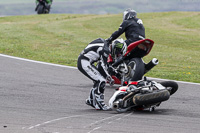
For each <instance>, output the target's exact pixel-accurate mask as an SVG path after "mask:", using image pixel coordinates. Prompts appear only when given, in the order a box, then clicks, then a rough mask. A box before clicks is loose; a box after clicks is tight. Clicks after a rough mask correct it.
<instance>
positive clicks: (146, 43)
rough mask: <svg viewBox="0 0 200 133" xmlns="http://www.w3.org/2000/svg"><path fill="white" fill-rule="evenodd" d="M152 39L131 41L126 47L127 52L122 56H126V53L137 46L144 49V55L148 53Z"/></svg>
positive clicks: (152, 42) (151, 45)
mask: <svg viewBox="0 0 200 133" xmlns="http://www.w3.org/2000/svg"><path fill="white" fill-rule="evenodd" d="M153 44H154V41H153V40H151V39H144V40H139V41H136V42H133V43H131V44H130V45H129V46H128V48H127V52H126V54H125V55H124V57H126V56H127V55H129V53H131V51H132V50H133V49H134V48H136V47H137V46H138V48H139V49H142V50H144V51H146V53H145V55H144V56H146V55H148V54H149V52H150V51H151V49H152V47H153Z"/></svg>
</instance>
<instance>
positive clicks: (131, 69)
mask: <svg viewBox="0 0 200 133" xmlns="http://www.w3.org/2000/svg"><path fill="white" fill-rule="evenodd" d="M135 69H136V63H135V62H134V61H131V62H130V63H129V64H128V73H127V74H126V75H125V77H126V78H127V79H131V78H132V77H133V76H134V75H135Z"/></svg>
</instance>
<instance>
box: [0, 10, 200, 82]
mask: <svg viewBox="0 0 200 133" xmlns="http://www.w3.org/2000/svg"><path fill="white" fill-rule="evenodd" d="M138 17H139V18H141V19H142V20H143V23H144V26H145V28H146V37H147V38H150V39H152V40H154V42H155V44H154V47H153V49H152V51H151V52H150V54H149V55H148V56H146V57H145V58H144V61H145V62H148V61H150V60H151V59H152V58H154V57H155V58H158V59H159V62H160V63H159V65H158V66H156V67H155V68H154V69H152V70H151V71H150V72H148V73H147V75H146V76H150V77H155V78H163V79H172V80H180V81H189V82H196V83H200V68H199V66H200V59H199V56H200V44H199V43H200V23H199V22H200V13H199V12H164V13H142V14H138ZM121 21H122V14H116V15H111V14H108V15H75V14H74V15H70V14H49V15H30V16H12V17H3V18H0V29H1V30H0V53H3V54H7V55H13V56H17V57H23V58H28V59H33V60H38V61H45V62H51V63H56V64H62V65H69V66H76V63H77V58H78V55H79V53H80V52H81V51H82V50H83V49H84V47H85V46H86V45H87V44H88V43H89V42H91V41H92V40H94V39H96V38H99V37H101V38H108V37H110V35H111V34H112V33H113V32H114V31H115V30H117V29H118V27H119V25H120V24H121ZM121 37H123V38H124V35H122V36H121ZM124 39H125V38H124Z"/></svg>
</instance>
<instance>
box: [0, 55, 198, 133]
mask: <svg viewBox="0 0 200 133" xmlns="http://www.w3.org/2000/svg"><path fill="white" fill-rule="evenodd" d="M178 84H179V90H178V91H177V93H175V94H174V95H173V96H171V97H170V99H169V100H168V101H166V102H163V103H162V104H161V105H160V107H158V108H156V110H155V111H154V112H149V111H140V112H127V113H121V114H119V113H116V112H115V111H97V110H95V109H93V108H91V107H89V106H87V105H86V104H85V99H86V98H87V97H88V94H89V90H90V88H91V86H92V82H91V81H90V80H89V79H87V78H86V77H85V76H84V75H82V74H81V73H80V72H79V71H78V70H77V69H75V68H71V67H65V66H60V65H51V64H41V63H37V62H30V61H25V60H18V59H14V58H9V57H4V56H2V55H1V56H0V126H1V127H0V133H154V132H156V133H169V132H170V133H197V132H199V131H200V100H199V99H200V85H199V84H190V83H184V82H178ZM115 88H116V86H114V87H109V86H106V91H105V101H106V103H107V102H108V99H109V98H110V97H111V95H112V94H113V93H114V91H115Z"/></svg>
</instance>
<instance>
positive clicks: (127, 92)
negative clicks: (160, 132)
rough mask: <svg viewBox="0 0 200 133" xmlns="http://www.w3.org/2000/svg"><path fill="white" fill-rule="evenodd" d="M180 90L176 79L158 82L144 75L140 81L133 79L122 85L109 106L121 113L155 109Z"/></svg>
mask: <svg viewBox="0 0 200 133" xmlns="http://www.w3.org/2000/svg"><path fill="white" fill-rule="evenodd" d="M177 90H178V84H177V83H176V82H174V81H163V82H160V83H159V82H156V81H151V80H147V78H146V77H144V79H143V80H140V81H132V82H130V83H129V84H128V85H126V86H121V87H119V88H118V89H117V91H116V92H115V93H114V94H113V96H112V97H111V98H110V100H109V106H110V107H111V108H112V109H113V110H116V111H117V112H119V113H122V112H126V111H128V110H144V109H149V111H154V110H155V108H156V107H158V106H159V105H160V104H161V102H164V101H167V100H168V99H169V98H170V96H171V95H173V94H174V93H175V92H176V91H177Z"/></svg>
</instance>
